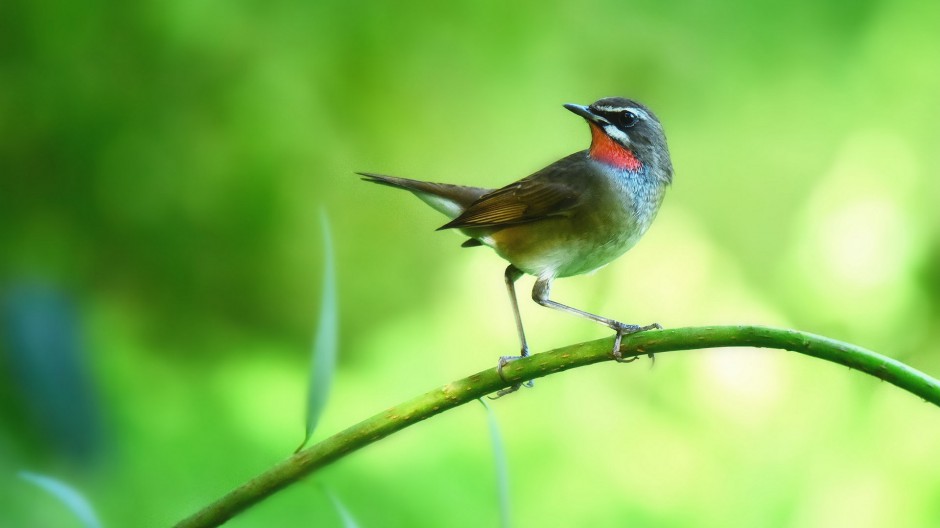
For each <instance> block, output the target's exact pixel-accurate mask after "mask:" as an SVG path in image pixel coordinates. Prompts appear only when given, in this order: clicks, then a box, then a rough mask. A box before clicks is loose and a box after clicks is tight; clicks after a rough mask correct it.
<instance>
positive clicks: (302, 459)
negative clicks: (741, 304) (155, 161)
mask: <svg viewBox="0 0 940 528" xmlns="http://www.w3.org/2000/svg"><path fill="white" fill-rule="evenodd" d="M611 343H612V340H611V339H609V338H608V339H600V340H597V341H590V342H586V343H580V344H576V345H571V346H567V347H563V348H559V349H556V350H552V351H550V352H544V353H541V354H534V355H532V356H530V357H528V358H525V359H520V360H518V361H514V362H512V363H510V364H509V365H507V366H506V368H504V369H503V374H504V375H505V378H506V379H505V380H503V379H501V378H500V377H499V375H498V374H497V373H496V369H495V368H492V369H489V370H484V371H482V372H478V373H476V374H473V375H472V376H469V377H466V378H464V379H461V380H457V381H454V382H452V383H449V384H447V385H444V386H443V387H439V388H437V389H434V390H432V391H430V392H428V393H425V394H423V395H421V396H418V397H417V398H414V399H413V400H411V401H407V402H404V403H401V404H399V405H396V406H394V407H390V408H389V409H386V410H385V411H383V412H380V413H379V414H376V415H375V416H373V417H371V418H368V419H366V420H365V421H362V422H359V423H358V424H356V425H353V426H352V427H350V428H348V429H346V430H345V431H342V432H339V433H337V434H335V435H333V436H331V437H329V438H327V439H326V440H323V441H322V442H320V443H318V444H316V445H313V446H311V447H309V448H307V449H305V450H303V451H301V452H299V453H297V454H295V455H294V456H291V457H289V458H287V459H286V460H283V461H281V462H279V463H278V464H276V465H275V466H274V467H272V468H271V469H269V470H267V471H265V472H264V473H262V474H260V475H258V476H257V477H255V478H253V479H251V480H249V481H248V482H246V483H244V484H242V485H241V486H239V487H238V488H236V489H235V490H233V491H231V492H230V493H228V494H227V495H225V496H224V497H222V498H221V499H219V500H217V501H216V502H214V503H212V504H210V505H208V506H206V507H205V508H203V509H202V510H200V511H198V512H196V513H195V514H194V515H192V516H191V517H189V518H187V519H184V520H183V521H181V522H180V523H179V524H177V525H176V526H177V528H196V527H207V526H219V525H220V524H222V523H224V522H225V521H227V520H228V519H231V518H232V517H233V516H235V515H237V514H238V513H239V512H241V511H243V510H245V509H247V508H248V507H250V506H252V505H254V504H256V503H258V502H260V501H261V500H263V499H265V498H266V497H268V496H269V495H272V494H273V493H275V492H276V491H278V490H280V489H282V488H285V487H287V486H288V485H290V484H292V483H294V482H296V481H298V480H300V479H301V478H303V477H305V476H307V475H310V474H311V473H313V472H314V471H316V470H317V469H319V468H321V467H323V466H325V465H327V464H329V463H331V462H333V461H335V460H338V459H340V458H342V457H344V456H346V455H348V454H350V453H352V452H353V451H356V450H358V449H360V448H362V447H364V446H366V445H369V444H371V443H373V442H375V441H377V440H381V439H382V438H384V437H386V436H388V435H390V434H392V433H394V432H396V431H400V430H402V429H404V428H405V427H408V426H409V425H412V424H415V423H417V422H420V421H421V420H424V419H427V418H430V417H431V416H434V415H436V414H439V413H442V412H444V411H446V410H448V409H452V408H454V407H457V406H458V405H463V404H464V403H467V402H469V401H472V400H475V399H477V398H480V397H482V396H485V395H487V394H491V393H493V392H495V391H497V390H499V389H502V388H505V387H508V386H510V385H512V384H514V383H521V382H523V381H526V380H530V379H535V378H540V377H542V376H547V375H549V374H552V373H555V372H561V371H563V370H568V369H572V368H576V367H582V366H585V365H591V364H593V363H598V362H601V361H609V360H611V359H613V357H612V354H611ZM715 347H762V348H779V349H783V350H791V351H793V352H799V353H801V354H806V355H808V356H813V357H817V358H820V359H825V360H826V361H832V362H834V363H838V364H840V365H845V366H847V367H851V368H853V369H856V370H860V371H862V372H866V373H868V374H871V375H872V376H875V377H876V378H879V379H882V380H884V381H887V382H888V383H891V384H893V385H896V386H897V387H899V388H901V389H904V390H906V391H908V392H910V393H911V394H914V395H915V396H918V397H920V398H923V399H924V400H926V401H928V402H930V403H933V404H934V405H938V406H940V381H938V380H936V379H933V378H931V377H930V376H927V375H926V374H924V373H922V372H919V371H917V370H915V369H913V368H911V367H909V366H907V365H905V364H903V363H901V362H899V361H895V360H893V359H890V358H887V357H884V356H881V355H878V354H876V353H874V352H871V351H868V350H865V349H864V348H861V347H857V346H855V345H850V344H848V343H842V342H840V341H836V340H834V339H829V338H826V337H821V336H817V335H813V334H807V333H804V332H798V331H795V330H783V329H777V328H765V327H760V326H706V327H695V328H674V329H668V330H656V331H649V332H643V333H639V334H634V335H631V336H627V337H626V338H624V341H623V346H622V350H623V356H624V357H635V356H642V355H646V354H651V353H657V354H661V353H663V352H671V351H674V350H690V349H701V348H715Z"/></svg>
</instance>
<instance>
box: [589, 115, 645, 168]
mask: <svg viewBox="0 0 940 528" xmlns="http://www.w3.org/2000/svg"><path fill="white" fill-rule="evenodd" d="M588 154H589V155H590V156H591V158H593V159H595V160H597V161H600V162H602V163H606V164H607V165H610V166H612V167H616V168H618V169H621V170H627V171H630V172H638V171H639V170H640V169H641V168H642V167H643V163H642V162H641V161H640V160H639V159H637V157H636V156H635V155H634V154H633V152H632V151H631V150H630V149H628V148H626V147H624V146H623V145H621V144H620V143H617V142H616V141H614V140H613V139H611V138H610V136H608V135H607V134H605V133H604V131H603V130H601V129H600V127H598V126H597V125H594V124H591V149H590V150H589V151H588Z"/></svg>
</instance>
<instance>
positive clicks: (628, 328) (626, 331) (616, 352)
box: [612, 322, 663, 363]
mask: <svg viewBox="0 0 940 528" xmlns="http://www.w3.org/2000/svg"><path fill="white" fill-rule="evenodd" d="M612 328H613V329H614V331H616V332H617V333H616V334H615V336H614V349H613V356H614V361H616V362H617V363H631V362H633V361H636V359H637V357H636V356H631V357H629V358H624V357H623V352H622V351H621V350H620V346H621V343H622V342H623V336H625V335H630V334H637V333H639V332H646V331H647V330H662V328H663V327H662V325H660V324H659V323H653V324H648V325H646V326H639V325H629V324H623V323H619V322H618V323H616V325H615V326H612ZM647 355H648V356H649V357H650V358H651V359H652V358H653V353H652V352H650V353H649V354H647ZM654 361H655V360H654Z"/></svg>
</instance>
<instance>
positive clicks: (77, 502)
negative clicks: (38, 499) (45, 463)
mask: <svg viewBox="0 0 940 528" xmlns="http://www.w3.org/2000/svg"><path fill="white" fill-rule="evenodd" d="M19 476H20V478H22V479H23V480H25V481H27V482H31V483H33V484H35V485H36V486H38V487H40V488H42V489H44V490H45V491H47V492H48V493H49V494H50V495H52V496H53V497H55V498H57V499H59V502H61V503H62V504H64V505H65V506H66V507H67V508H68V509H69V510H71V512H72V513H74V514H75V516H76V517H78V519H79V520H80V521H81V523H82V525H84V526H85V527H86V528H101V522H100V521H98V516H97V515H95V509H94V508H92V506H91V503H90V502H88V499H86V498H85V497H84V496H83V495H82V494H81V493H79V492H78V491H77V490H76V489H75V488H73V487H71V486H69V485H68V484H66V483H64V482H62V481H61V480H56V479H54V478H52V477H47V476H45V475H40V474H38V473H33V472H31V471H20V473H19Z"/></svg>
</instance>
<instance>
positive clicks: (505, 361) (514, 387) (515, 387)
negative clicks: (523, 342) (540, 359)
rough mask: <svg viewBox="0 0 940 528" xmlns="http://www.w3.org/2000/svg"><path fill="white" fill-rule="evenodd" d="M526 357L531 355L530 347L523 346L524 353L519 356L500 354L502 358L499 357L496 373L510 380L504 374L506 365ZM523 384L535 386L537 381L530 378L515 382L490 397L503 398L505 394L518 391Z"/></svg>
mask: <svg viewBox="0 0 940 528" xmlns="http://www.w3.org/2000/svg"><path fill="white" fill-rule="evenodd" d="M525 357H529V349H528V348H523V349H522V353H521V354H520V355H518V356H500V358H499V363H497V365H496V373H497V374H499V377H500V379H502V380H503V381H508V380H507V379H506V376H505V375H503V368H504V367H505V366H506V365H508V364H510V363H512V362H513V361H516V360H517V359H522V358H525ZM523 385H525V386H526V387H534V386H535V382H534V381H532V380H529V381H526V382H524V383H514V384H513V385H512V386H510V387H506V388H505V389H502V390H500V391H498V392H497V393H496V394H495V395H493V396H490V397H489V398H490V399H491V400H495V399H497V398H502V397H503V396H505V395H507V394H512V393H514V392H516V391H517V390H519V388H520V387H522V386H523Z"/></svg>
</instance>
